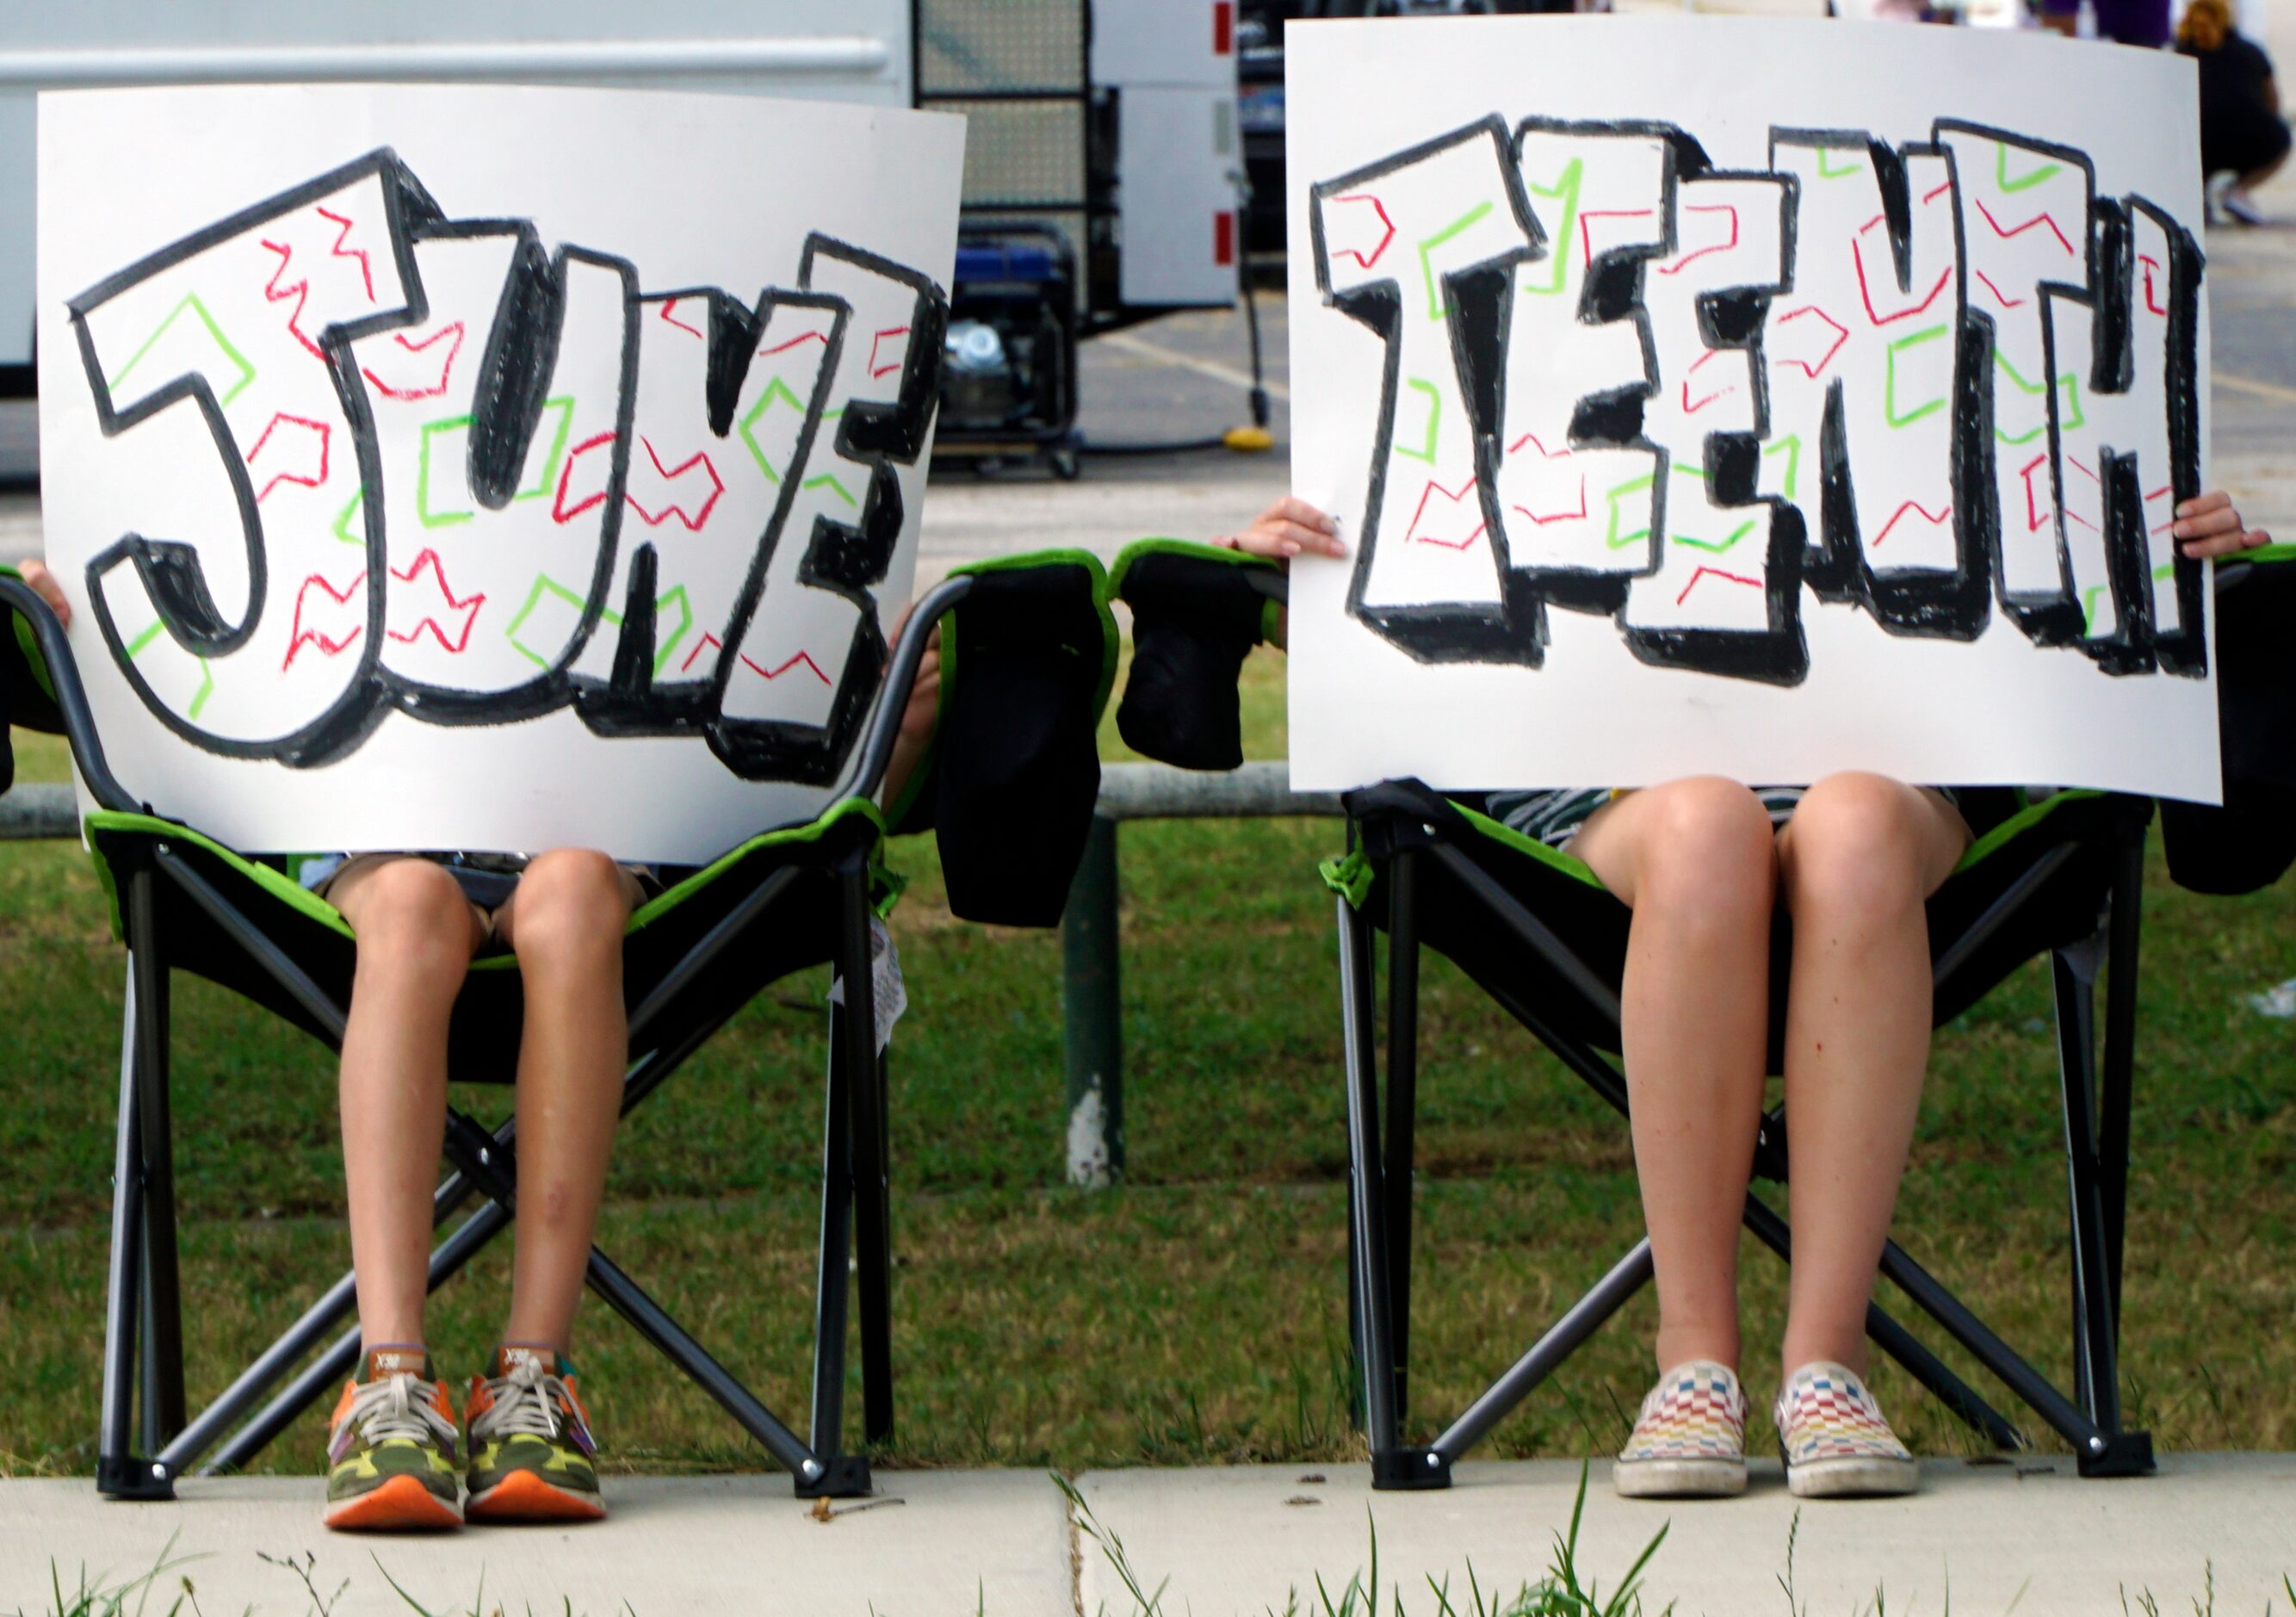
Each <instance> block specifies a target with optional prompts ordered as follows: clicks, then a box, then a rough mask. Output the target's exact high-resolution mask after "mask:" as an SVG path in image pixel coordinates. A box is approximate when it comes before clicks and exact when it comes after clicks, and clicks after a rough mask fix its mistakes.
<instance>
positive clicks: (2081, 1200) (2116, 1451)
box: [2050, 933, 2153, 1476]
mask: <svg viewBox="0 0 2296 1617" xmlns="http://www.w3.org/2000/svg"><path fill="white" fill-rule="evenodd" d="M2104 941H2105V939H2104V936H2103V934H2102V933H2100V934H2099V935H2098V936H2096V937H2095V938H2092V939H2089V940H2085V941H2083V942H2081V943H2079V944H2076V945H2074V946H2073V947H2071V948H2062V949H2059V950H2057V951H2056V952H2055V953H2054V955H2053V956H2051V957H2050V969H2051V973H2052V975H2053V977H2054V982H2055V988H2056V1000H2057V1049H2058V1076H2059V1083H2060V1088H2062V1091H2063V1096H2064V1110H2065V1169H2066V1180H2067V1186H2068V1189H2069V1192H2070V1194H2071V1214H2072V1260H2073V1275H2072V1282H2073V1299H2072V1302H2073V1395H2074V1399H2075V1401H2076V1402H2078V1403H2079V1405H2080V1406H2081V1409H2082V1412H2083V1413H2084V1414H2085V1415H2087V1417H2088V1419H2089V1420H2090V1422H2091V1423H2092V1424H2094V1425H2095V1428H2096V1430H2095V1432H2094V1433H2093V1434H2091V1435H2089V1436H2087V1438H2086V1439H2085V1440H2084V1441H2079V1442H2078V1443H2076V1444H2075V1449H2074V1451H2075V1453H2076V1455H2077V1456H2078V1457H2079V1462H2080V1469H2081V1474H2082V1475H2084V1476H2095V1475H2108V1476H2120V1475H2127V1474H2130V1473H2141V1472H2145V1471H2150V1470H2152V1469H2153V1441H2152V1438H2151V1436H2150V1435H2149V1434H2147V1433H2144V1432H2123V1431H2122V1430H2121V1427H2120V1358H2119V1354H2118V1351H2117V1347H2116V1344H2117V1342H2118V1338H2119V1334H2120V1333H2119V1330H2118V1328H2117V1325H2118V1322H2117V1320H2116V1318H2115V1316H2114V1309H2113V1304H2112V1277H2111V1276H2112V1264H2111V1260H2110V1259H2109V1258H2108V1256H2107V1253H2106V1237H2105V1214H2104V1201H2103V1191H2102V1186H2101V1182H2100V1181H2101V1175H2100V1173H2099V1171H2098V1163H2097V1136H2096V1104H2095V1096H2096V1040H2095V1002H2096V973H2097V967H2098V966H2099V964H2101V963H2102V958H2103V952H2104Z"/></svg>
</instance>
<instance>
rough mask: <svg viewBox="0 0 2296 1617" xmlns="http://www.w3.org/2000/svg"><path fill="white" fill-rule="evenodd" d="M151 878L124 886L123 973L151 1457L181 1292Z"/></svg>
mask: <svg viewBox="0 0 2296 1617" xmlns="http://www.w3.org/2000/svg"><path fill="white" fill-rule="evenodd" d="M155 880H156V878H155V877H154V876H153V874H152V872H151V871H150V870H148V869H145V870H139V871H137V872H135V874H134V875H132V876H130V877H129V878H128V888H127V911H128V914H127V933H128V937H129V940H130V944H131V947H130V950H129V954H128V973H129V976H130V978H131V979H132V980H133V981H134V983H135V1019H134V1035H135V1038H134V1044H133V1052H134V1065H135V1088H136V1104H137V1112H138V1114H139V1116H138V1123H137V1139H138V1144H139V1145H140V1147H141V1151H140V1163H139V1170H140V1172H141V1173H142V1176H143V1219H142V1227H141V1230H140V1239H141V1242H142V1245H143V1264H142V1268H143V1310H142V1312H143V1321H142V1324H143V1331H142V1335H143V1355H142V1357H143V1367H142V1369H143V1408H142V1410H141V1412H140V1413H141V1415H142V1417H143V1418H142V1422H141V1427H142V1436H143V1451H144V1452H145V1453H146V1454H156V1453H158V1452H159V1450H160V1449H162V1448H164V1447H165V1446H166V1445H167V1443H168V1440H169V1439H171V1438H173V1437H174V1436H175V1435H176V1433H177V1432H181V1431H182V1430H183V1429H184V1325H183V1297H182V1285H181V1282H180V1279H179V1277H178V1272H177V1268H176V1168H175V1138H174V1135H175V1128H174V1121H173V1119H172V1117H171V1115H170V1108H169V1106H168V965H167V962H166V961H165V960H164V959H163V958H162V957H161V956H160V952H159V948H158V945H157V941H156V940H157V937H158V932H159V929H158V925H157V923H156V918H155V916H154V914H153V892H152V884H153V882H154V881H155Z"/></svg>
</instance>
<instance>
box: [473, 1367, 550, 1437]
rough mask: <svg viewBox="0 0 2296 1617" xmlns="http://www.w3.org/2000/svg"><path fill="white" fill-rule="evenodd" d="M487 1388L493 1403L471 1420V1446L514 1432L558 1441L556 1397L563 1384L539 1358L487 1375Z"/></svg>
mask: <svg viewBox="0 0 2296 1617" xmlns="http://www.w3.org/2000/svg"><path fill="white" fill-rule="evenodd" d="M487 1391H488V1394H489V1395H491V1396H492V1398H493V1399H494V1402H493V1404H491V1405H490V1406H488V1408H484V1409H481V1410H480V1411H479V1414H478V1416H477V1418H476V1419H474V1420H472V1421H471V1442H472V1444H473V1445H475V1444H476V1443H477V1442H478V1441H480V1440H481V1439H490V1438H497V1437H508V1436H510V1435H512V1433H514V1432H524V1433H526V1434H527V1435H528V1436H530V1437H538V1438H545V1439H548V1440H550V1441H553V1442H554V1441H557V1437H558V1428H559V1424H560V1422H559V1418H558V1404H557V1399H559V1398H561V1397H564V1396H565V1395H566V1383H564V1382H563V1381H562V1380H561V1379H560V1378H559V1377H557V1376H555V1375H552V1374H551V1373H550V1372H549V1371H547V1370H545V1369H544V1368H543V1367H542V1365H541V1363H540V1361H539V1360H537V1359H532V1358H521V1359H520V1360H519V1361H518V1362H517V1363H515V1364H513V1365H512V1366H511V1367H510V1370H509V1373H508V1374H506V1375H491V1376H488V1378H487ZM568 1401H569V1402H571V1401H572V1399H568Z"/></svg>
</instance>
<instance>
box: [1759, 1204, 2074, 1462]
mask: <svg viewBox="0 0 2296 1617" xmlns="http://www.w3.org/2000/svg"><path fill="white" fill-rule="evenodd" d="M1743 1219H1744V1223H1745V1226H1746V1227H1747V1228H1748V1229H1749V1230H1751V1232H1752V1233H1753V1236H1754V1238H1755V1239H1756V1240H1757V1241H1759V1242H1760V1243H1761V1244H1763V1245H1764V1246H1767V1247H1768V1248H1769V1249H1770V1250H1771V1251H1772V1252H1775V1253H1776V1254H1777V1255H1778V1256H1779V1257H1780V1258H1781V1259H1783V1260H1785V1261H1786V1262H1787V1263H1789V1264H1791V1263H1792V1261H1793V1230H1792V1227H1791V1226H1789V1225H1788V1224H1787V1223H1786V1221H1785V1220H1784V1219H1782V1218H1780V1217H1779V1216H1778V1212H1777V1210H1776V1209H1775V1208H1774V1207H1772V1206H1771V1205H1770V1204H1769V1203H1768V1202H1765V1201H1763V1200H1762V1199H1761V1198H1760V1197H1759V1196H1758V1195H1755V1194H1753V1193H1752V1192H1751V1191H1750V1192H1748V1193H1747V1195H1746V1211H1745V1213H1744V1214H1743ZM1893 1259H1894V1260H1897V1262H1898V1263H1899V1264H1901V1265H1902V1266H1903V1269H1904V1270H1910V1271H1911V1272H1912V1275H1913V1276H1916V1277H1917V1280H1916V1282H1915V1284H1918V1283H1920V1282H1927V1284H1928V1285H1929V1287H1930V1288H1931V1290H1933V1291H1936V1292H1939V1293H1943V1292H1944V1288H1943V1287H1942V1286H1939V1285H1937V1283H1936V1282H1935V1281H1932V1280H1930V1279H1929V1276H1927V1275H1926V1274H1924V1273H1923V1271H1922V1270H1921V1268H1919V1266H1917V1265H1915V1263H1914V1260H1912V1259H1910V1258H1907V1256H1906V1255H1905V1252H1903V1251H1902V1250H1901V1249H1900V1248H1899V1247H1898V1244H1897V1243H1896V1242H1894V1241H1892V1242H1889V1243H1886V1244H1885V1245H1884V1247H1883V1250H1882V1273H1883V1274H1885V1275H1889V1276H1890V1277H1891V1278H1893V1279H1898V1284H1899V1285H1900V1286H1902V1287H1903V1289H1904V1290H1905V1291H1906V1293H1907V1295H1908V1296H1911V1297H1912V1298H1913V1299H1914V1301H1915V1302H1916V1303H1921V1302H1922V1301H1923V1294H1922V1293H1919V1292H1917V1291H1916V1290H1915V1285H1909V1284H1907V1281H1906V1280H1905V1279H1903V1278H1900V1274H1901V1272H1902V1271H1901V1270H1899V1269H1896V1268H1892V1260H1893ZM1924 1306H1925V1307H1926V1305H1924ZM1930 1311H1931V1313H1934V1312H1935V1310H1934V1309H1931V1310H1930ZM1979 1328H1980V1330H1982V1329H1983V1327H1982V1326H1980V1327H1979ZM1987 1334H1988V1336H1990V1333H1987ZM1866 1335H1867V1336H1869V1337H1871V1338H1872V1339H1873V1342H1874V1346H1875V1347H1877V1348H1879V1349H1881V1350H1882V1351H1883V1352H1884V1353H1887V1354H1888V1355H1889V1356H1890V1358H1894V1359H1896V1360H1897V1361H1898V1364H1899V1365H1901V1366H1903V1367H1904V1368H1905V1370H1906V1373H1907V1375H1911V1376H1912V1377H1913V1378H1914V1379H1915V1381H1917V1382H1919V1383H1921V1384H1922V1385H1923V1387H1925V1388H1927V1389H1928V1390H1929V1391H1930V1394H1931V1396H1932V1397H1934V1398H1935V1399H1937V1400H1938V1401H1939V1403H1941V1404H1943V1405H1944V1406H1945V1407H1946V1408H1948V1409H1950V1410H1952V1411H1953V1412H1954V1414H1955V1415H1956V1416H1959V1417H1960V1418H1961V1420H1962V1422H1963V1423H1964V1424H1966V1425H1968V1426H1969V1427H1970V1428H1971V1429H1972V1430H1973V1431H1975V1432H1977V1433H1978V1435H1980V1437H1983V1438H1984V1439H1985V1440H1986V1441H1989V1442H1990V1443H1991V1444H1992V1445H1993V1446H1994V1448H1996V1449H2025V1448H2030V1444H2029V1443H2027V1442H2026V1441H2025V1434H2024V1433H2023V1432H2020V1431H2018V1430H2017V1428H2016V1427H2015V1426H2014V1425H2013V1424H2010V1421H2009V1419H2008V1417H2007V1416H2005V1415H2003V1414H2002V1413H2001V1412H2000V1411H1999V1410H1998V1409H1996V1408H1994V1407H1993V1406H1992V1405H1991V1404H1989V1403H1987V1402H1986V1401H1985V1399H1982V1398H1980V1397H1979V1396H1978V1393H1977V1390H1976V1389H1975V1388H1973V1387H1972V1386H1971V1385H1970V1384H1969V1383H1967V1382H1965V1381H1964V1380H1962V1379H1961V1377H1960V1376H1958V1375H1955V1374H1954V1373H1953V1372H1952V1371H1951V1370H1950V1369H1948V1368H1947V1367H1946V1364H1945V1361H1944V1360H1942V1359H1940V1358H1938V1356H1937V1355H1936V1354H1934V1353H1932V1352H1931V1351H1930V1350H1928V1349H1927V1348H1925V1347H1923V1345H1922V1344H1921V1342H1920V1341H1919V1340H1918V1339H1916V1338H1915V1335H1914V1334H1913V1333H1912V1332H1910V1331H1908V1330H1907V1329H1906V1327H1905V1326H1902V1325H1900V1324H1898V1322H1897V1321H1896V1320H1895V1319H1893V1318H1891V1317H1890V1315H1889V1314H1888V1313H1887V1312H1886V1311H1884V1310H1883V1309H1882V1305H1881V1304H1879V1303H1877V1302H1874V1301H1867V1303H1866ZM2004 1351H2005V1352H2006V1351H2007V1350H2006V1349H2004ZM1981 1357H1983V1355H1981V1354H1980V1358H1981ZM2012 1357H2014V1356H2013V1355H2012ZM1988 1362H1989V1363H1990V1361H1988ZM2018 1363H2019V1364H2020V1365H2022V1364H2023V1361H2022V1360H2019V1361H2018ZM2025 1370H2026V1374H2027V1375H2029V1376H2030V1377H2031V1379H2032V1380H2033V1381H2034V1382H2035V1383H2038V1384H2039V1385H2040V1386H2041V1387H2042V1388H2043V1389H2044V1390H2045V1391H2046V1388H2047V1383H2046V1382H2042V1381H2041V1379H2040V1377H2039V1376H2038V1375H2037V1374H2035V1373H2034V1372H2033V1371H2032V1369H2031V1367H2030V1366H2026V1367H2025ZM2058 1401H2059V1402H2061V1403H2062V1401H2063V1400H2062V1399H2059V1400H2058Z"/></svg>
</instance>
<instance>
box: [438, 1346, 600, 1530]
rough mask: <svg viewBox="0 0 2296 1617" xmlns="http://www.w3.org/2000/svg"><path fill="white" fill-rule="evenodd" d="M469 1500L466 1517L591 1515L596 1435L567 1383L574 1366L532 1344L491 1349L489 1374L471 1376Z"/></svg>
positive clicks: (568, 1518)
mask: <svg viewBox="0 0 2296 1617" xmlns="http://www.w3.org/2000/svg"><path fill="white" fill-rule="evenodd" d="M466 1409H467V1412H468V1414H469V1416H470V1417H471V1471H470V1490H471V1502H470V1506H469V1514H470V1519H471V1521H473V1522H594V1521H596V1520H598V1519H599V1518H600V1517H602V1516H603V1515H604V1514H606V1506H605V1502H604V1501H603V1499H601V1498H599V1497H598V1468H597V1465H596V1463H595V1462H596V1459H597V1455H598V1443H597V1440H596V1439H595V1438H594V1437H592V1436H591V1435H590V1414H589V1411H588V1410H586V1409H585V1408H583V1407H582V1399H581V1398H580V1396H579V1395H578V1394H577V1393H576V1391H575V1390H574V1367H573V1366H572V1365H570V1364H569V1363H567V1362H566V1359H565V1358H563V1357H562V1355H559V1354H556V1353H552V1352H549V1351H547V1350H543V1349H537V1348H518V1347H504V1348H498V1349H496V1350H495V1373H494V1374H493V1375H488V1376H480V1377H474V1378H472V1380H471V1396H470V1399H469V1402H468V1404H467V1406H466Z"/></svg>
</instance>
